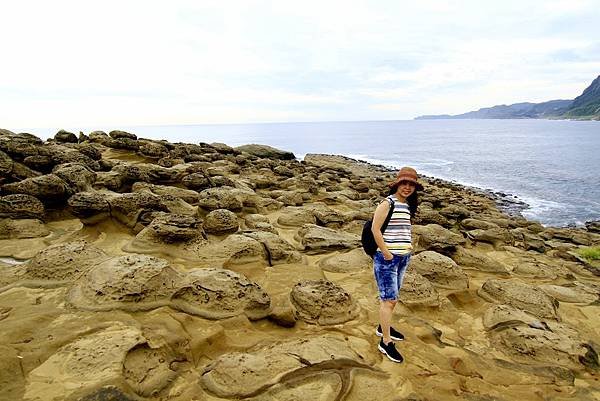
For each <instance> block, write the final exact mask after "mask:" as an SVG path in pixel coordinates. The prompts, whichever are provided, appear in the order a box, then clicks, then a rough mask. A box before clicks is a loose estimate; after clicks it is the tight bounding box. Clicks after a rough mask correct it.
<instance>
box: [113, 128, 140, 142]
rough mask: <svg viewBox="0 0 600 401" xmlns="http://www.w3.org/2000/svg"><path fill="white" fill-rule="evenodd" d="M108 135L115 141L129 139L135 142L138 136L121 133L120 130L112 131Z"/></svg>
mask: <svg viewBox="0 0 600 401" xmlns="http://www.w3.org/2000/svg"><path fill="white" fill-rule="evenodd" d="M108 135H109V136H110V137H111V138H113V139H121V138H127V139H133V140H136V139H137V136H136V135H135V134H131V133H129V132H125V131H120V130H114V131H110V132H109V133H108Z"/></svg>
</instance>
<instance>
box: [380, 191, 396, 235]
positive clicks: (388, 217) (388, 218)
mask: <svg viewBox="0 0 600 401" xmlns="http://www.w3.org/2000/svg"><path fill="white" fill-rule="evenodd" d="M385 199H387V201H388V203H389V204H390V210H389V211H388V214H387V217H386V218H385V221H384V222H383V224H382V225H381V233H382V234H383V233H384V232H385V229H386V228H387V226H388V224H389V223H390V220H391V219H392V214H394V200H393V199H392V198H391V197H389V196H388V197H387V198H385Z"/></svg>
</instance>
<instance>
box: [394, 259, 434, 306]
mask: <svg viewBox="0 0 600 401" xmlns="http://www.w3.org/2000/svg"><path fill="white" fill-rule="evenodd" d="M400 300H401V302H402V303H403V304H406V305H409V306H410V305H414V306H439V305H440V296H439V294H438V292H437V290H436V289H435V287H434V286H433V285H432V284H431V282H430V281H429V280H427V279H426V278H425V277H423V276H421V275H420V274H419V273H417V271H416V270H415V269H410V268H409V269H408V270H407V271H406V273H405V275H404V282H403V284H402V289H401V290H400Z"/></svg>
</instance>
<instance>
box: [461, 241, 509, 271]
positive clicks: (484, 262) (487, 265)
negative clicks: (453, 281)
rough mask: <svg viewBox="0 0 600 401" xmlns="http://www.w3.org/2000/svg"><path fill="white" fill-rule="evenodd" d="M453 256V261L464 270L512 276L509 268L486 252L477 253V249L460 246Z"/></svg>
mask: <svg viewBox="0 0 600 401" xmlns="http://www.w3.org/2000/svg"><path fill="white" fill-rule="evenodd" d="M451 256H452V260H454V261H455V262H456V263H457V264H458V265H460V266H461V267H463V268H471V269H476V270H480V271H483V272H488V273H496V274H504V275H508V274H510V271H509V269H508V266H506V265H505V264H503V263H500V262H498V261H496V260H494V259H492V258H491V257H489V256H487V255H486V254H485V253H484V252H481V251H477V250H476V249H470V248H463V247H461V246H459V247H457V248H456V251H455V252H454V253H453V254H452V255H451Z"/></svg>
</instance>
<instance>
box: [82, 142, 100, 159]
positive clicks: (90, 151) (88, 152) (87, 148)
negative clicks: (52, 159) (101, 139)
mask: <svg viewBox="0 0 600 401" xmlns="http://www.w3.org/2000/svg"><path fill="white" fill-rule="evenodd" d="M77 150H78V151H79V153H81V154H83V155H85V156H87V157H89V158H90V159H92V160H100V159H102V152H101V151H100V150H99V149H98V147H97V146H94V145H91V144H89V143H80V144H79V145H77Z"/></svg>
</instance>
